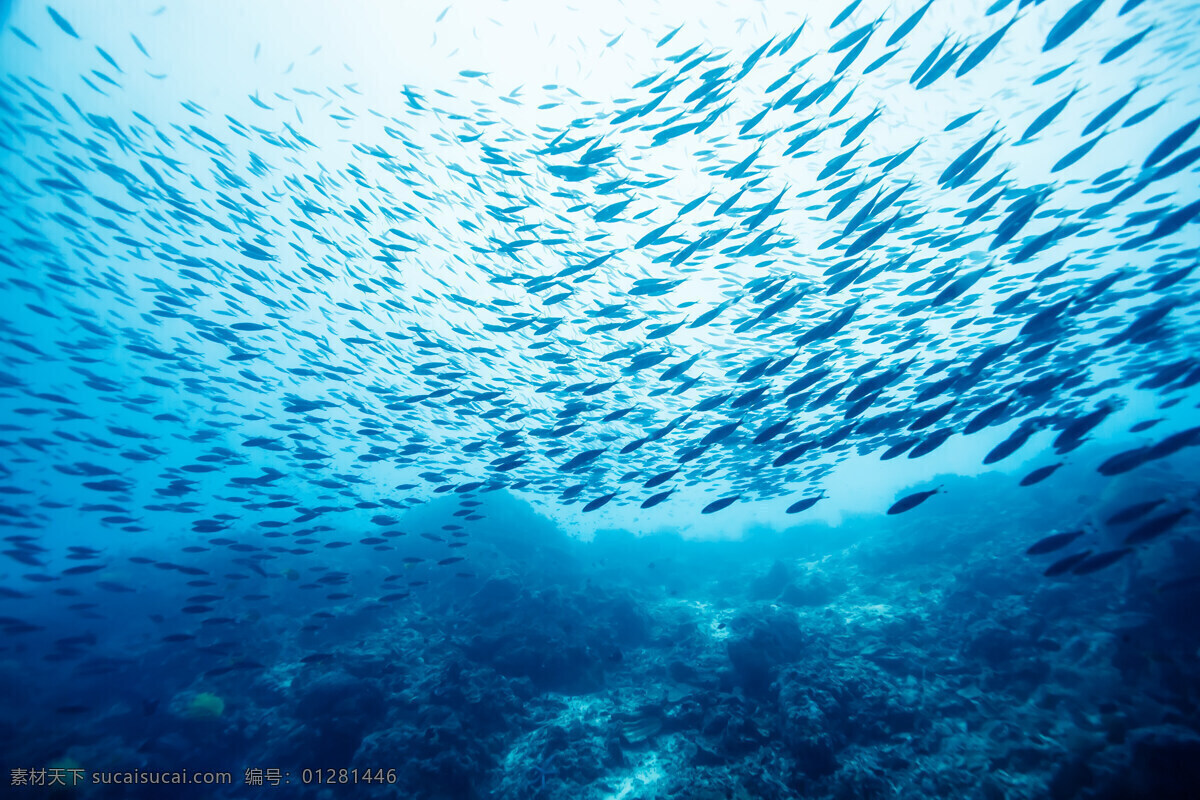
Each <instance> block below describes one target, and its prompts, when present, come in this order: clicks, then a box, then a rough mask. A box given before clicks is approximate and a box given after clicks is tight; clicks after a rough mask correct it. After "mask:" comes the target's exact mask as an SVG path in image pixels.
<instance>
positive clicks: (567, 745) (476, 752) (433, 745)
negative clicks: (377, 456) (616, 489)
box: [0, 476, 1200, 800]
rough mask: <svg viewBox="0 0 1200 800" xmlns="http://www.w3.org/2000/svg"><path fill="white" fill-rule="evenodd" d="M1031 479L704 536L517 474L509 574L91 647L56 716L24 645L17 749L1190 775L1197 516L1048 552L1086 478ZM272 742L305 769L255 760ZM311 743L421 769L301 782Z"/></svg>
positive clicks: (861, 775)
mask: <svg viewBox="0 0 1200 800" xmlns="http://www.w3.org/2000/svg"><path fill="white" fill-rule="evenodd" d="M1010 484H1011V481H1005V480H1001V479H998V478H995V477H994V476H993V477H990V478H980V479H975V480H969V481H968V480H959V479H953V480H952V486H951V487H950V489H948V497H957V498H959V503H958V506H957V508H956V509H955V510H954V512H953V513H951V514H948V515H940V516H939V515H937V514H934V513H926V514H924V515H910V516H909V517H897V518H883V517H879V516H868V517H861V518H850V519H847V520H844V521H843V523H842V524H841V525H838V526H833V527H831V526H825V525H801V526H797V527H795V528H793V529H790V530H788V531H785V532H767V531H762V532H759V533H757V534H753V535H751V536H750V537H749V538H747V539H745V540H742V541H737V542H708V543H699V542H688V541H685V540H683V539H681V538H679V537H677V536H675V535H655V536H647V537H636V536H634V535H632V534H628V533H618V532H607V533H602V534H600V535H598V536H597V538H596V539H595V540H594V541H591V542H581V541H579V540H577V539H574V538H572V537H570V536H568V535H566V534H565V533H563V532H561V531H558V530H557V529H556V528H555V527H554V526H553V525H551V524H550V523H548V522H547V521H545V520H543V519H541V518H539V517H537V516H536V515H535V514H534V513H533V512H532V511H531V510H529V508H528V507H527V506H525V505H524V504H523V503H521V502H520V501H516V500H512V499H508V498H505V497H503V496H499V495H497V496H495V497H494V498H493V499H491V500H489V502H488V503H487V504H486V505H485V506H484V508H485V509H487V511H488V514H489V517H488V519H489V523H488V525H487V526H486V527H485V528H483V529H481V532H480V533H479V534H478V535H477V538H476V539H475V540H474V546H475V547H476V548H479V549H477V550H476V555H475V558H474V563H475V564H476V565H477V566H481V565H488V567H487V569H488V572H487V574H480V575H477V576H476V577H475V578H470V579H468V578H461V577H447V578H445V579H443V580H442V581H441V582H438V581H437V580H434V581H431V582H430V583H429V584H425V585H419V586H417V587H415V588H414V589H413V591H412V592H411V594H410V595H409V596H407V597H404V598H403V599H400V600H397V599H395V598H393V600H392V601H391V602H382V603H381V602H379V601H378V598H373V599H370V600H367V599H363V600H348V601H346V602H345V604H344V605H343V606H341V607H338V608H336V609H333V610H335V611H336V612H337V613H336V614H330V613H329V611H328V610H326V611H320V610H316V611H315V612H314V608H309V609H307V610H308V611H310V612H314V613H312V614H311V615H310V616H309V617H307V618H304V617H301V618H296V617H295V616H292V615H294V614H295V613H296V612H297V610H298V607H296V606H291V607H288V606H287V605H285V604H283V603H280V604H278V605H277V606H275V607H267V608H264V609H263V610H262V612H261V614H259V615H256V616H254V617H252V618H246V619H241V620H239V621H238V622H237V623H236V624H237V627H238V635H239V637H240V638H242V639H244V640H246V641H258V642H259V644H258V645H255V646H254V647H256V648H257V649H256V650H255V651H253V652H251V653H250V654H249V655H251V656H252V657H253V658H254V659H255V661H253V662H250V663H252V664H254V665H256V667H261V668H254V669H231V670H220V669H218V670H214V671H212V672H210V673H209V674H208V675H205V674H203V673H200V674H197V672H198V670H199V669H200V667H199V666H197V665H196V664H195V663H194V659H195V655H194V654H193V653H192V652H191V651H190V650H187V649H176V650H173V649H172V648H171V646H169V645H163V644H158V645H156V646H154V647H150V646H147V649H146V650H145V652H129V653H125V655H126V656H128V657H129V658H128V659H127V660H125V661H123V662H121V664H122V665H121V667H120V668H119V669H117V670H115V671H114V672H110V673H109V674H101V675H98V676H97V677H95V678H92V679H84V678H78V677H76V678H75V680H76V681H84V680H91V681H92V682H93V688H92V690H91V691H93V692H94V693H95V694H96V696H97V698H98V700H97V702H96V710H95V713H93V714H91V715H87V716H84V717H82V718H81V719H80V720H78V723H77V724H72V725H67V724H63V723H61V722H59V723H57V724H55V723H43V722H40V720H44V719H46V717H47V716H48V715H46V714H45V713H41V714H37V713H33V711H34V709H35V708H36V707H37V706H36V704H38V703H45V702H54V701H53V700H52V699H51V700H47V696H46V695H47V693H50V694H52V693H53V690H38V691H36V692H29V691H27V689H28V686H29V681H28V680H21V679H20V676H17V675H15V674H13V672H14V671H15V670H16V669H17V668H16V667H15V666H13V665H12V663H8V664H6V665H5V666H4V670H5V672H6V673H8V674H5V675H4V681H3V684H2V685H3V686H4V693H5V695H6V696H5V697H4V698H3V700H4V703H3V711H2V712H0V717H2V718H3V723H2V728H0V732H2V735H3V742H4V749H5V752H6V755H7V756H9V761H10V762H11V763H15V764H21V763H29V764H54V763H57V764H70V765H84V766H86V768H87V769H88V770H94V769H133V768H139V767H140V768H144V769H166V768H174V769H177V768H179V767H180V766H181V765H190V767H191V768H192V769H193V770H195V769H201V768H210V769H230V770H232V771H233V773H234V776H235V784H239V785H235V786H234V787H232V788H231V789H229V790H216V789H205V790H200V789H197V790H196V792H197V796H200V795H201V794H202V795H203V796H211V797H220V796H239V797H241V796H245V797H249V796H255V797H260V796H262V797H266V796H275V795H273V794H267V793H268V792H276V791H286V792H287V796H291V797H305V798H326V797H327V798H334V797H380V798H383V797H388V798H394V797H405V798H455V799H460V798H461V799H463V800H466V799H468V798H496V800H509V799H511V800H518V799H519V800H527V799H528V798H544V799H545V800H551V799H552V798H562V799H563V800H566V799H567V798H571V799H572V800H583V799H585V798H587V799H590V798H596V799H597V800H599V798H606V799H607V798H615V799H619V800H635V799H638V800H651V799H652V798H655V799H663V800H665V799H666V798H679V799H681V800H683V799H685V798H686V799H687V800H708V799H709V798H711V799H712V800H717V799H718V798H746V799H749V798H755V799H762V800H776V799H777V798H799V797H805V798H838V799H842V798H846V799H848V798H922V797H956V798H986V800H999V798H1042V797H1049V798H1054V799H1055V800H1069V799H1070V798H1097V799H1098V798H1133V797H1137V798H1185V797H1195V796H1196V792H1197V790H1198V788H1200V736H1197V734H1196V733H1195V731H1196V730H1197V723H1198V722H1200V715H1198V713H1197V708H1196V699H1197V697H1200V679H1198V675H1200V672H1198V671H1197V670H1196V669H1195V662H1196V658H1197V644H1198V641H1200V639H1198V634H1200V615H1197V614H1196V609H1197V608H1198V605H1197V601H1200V584H1198V582H1196V581H1195V580H1182V581H1179V580H1175V581H1173V580H1170V575H1171V574H1172V570H1173V567H1172V565H1173V564H1174V565H1179V568H1180V569H1184V567H1185V565H1186V564H1188V563H1194V561H1195V559H1196V558H1197V555H1198V548H1197V542H1196V541H1195V539H1194V538H1189V537H1188V536H1186V535H1182V536H1177V537H1176V538H1174V539H1172V540H1170V541H1168V542H1164V543H1162V544H1161V545H1159V546H1158V547H1157V549H1155V550H1147V551H1143V552H1142V553H1140V554H1139V556H1138V560H1137V561H1129V562H1127V563H1123V564H1121V565H1118V566H1115V567H1113V568H1112V569H1111V570H1107V571H1104V572H1101V573H1097V574H1095V575H1089V576H1073V577H1071V578H1070V579H1067V580H1053V579H1048V578H1044V577H1043V576H1042V575H1041V571H1042V570H1043V569H1044V567H1045V564H1044V563H1041V562H1038V561H1036V560H1035V559H1032V558H1029V557H1027V556H1025V555H1024V554H1023V552H1022V550H1023V547H1024V546H1025V545H1027V544H1028V543H1029V542H1030V541H1032V540H1033V539H1034V538H1037V537H1035V536H1032V535H1031V534H1030V531H1031V530H1035V531H1041V530H1044V527H1045V525H1046V524H1048V523H1053V522H1055V521H1056V520H1055V519H1053V517H1054V516H1056V515H1058V516H1064V517H1065V516H1066V515H1067V514H1068V513H1069V511H1068V510H1064V507H1065V506H1069V505H1070V504H1069V503H1068V504H1065V506H1064V503H1063V498H1062V497H1061V493H1059V494H1058V495H1051V494H1050V493H1049V491H1047V494H1046V498H1045V499H1047V500H1048V499H1050V498H1051V497H1053V498H1054V499H1055V500H1057V501H1058V504H1057V505H1051V504H1049V503H1047V504H1044V505H1039V504H1038V503H1037V502H1032V503H1031V502H1030V499H1031V498H1032V499H1034V500H1036V499H1037V497H1036V496H1035V494H1031V493H1030V492H1031V490H1027V489H1021V490H1019V492H1020V493H1018V490H1017V489H1015V488H1013V487H1012V486H1011V485H1010ZM1032 491H1033V492H1036V491H1037V490H1036V489H1034V490H1032ZM1018 498H1020V500H1021V502H1017V499H1018ZM1081 499H1085V498H1081ZM1111 501H1112V502H1118V503H1119V502H1120V498H1119V497H1116V498H1111ZM1089 502H1090V503H1092V504H1093V505H1094V503H1095V501H1094V500H1090V501H1089ZM1013 509H1019V510H1018V511H1014V510H1013ZM1052 509H1053V510H1052ZM966 510H970V511H971V512H972V513H965V511H966ZM444 513H446V507H442V508H439V507H438V506H437V505H436V504H434V505H433V506H431V507H428V508H426V509H425V510H424V511H422V512H421V515H422V517H421V519H420V520H412V521H414V522H415V523H416V524H418V525H419V524H430V525H432V524H434V523H436V522H437V521H438V515H439V514H444ZM848 534H852V535H848ZM1185 571H1186V570H1185ZM480 572H481V573H482V572H483V570H482V569H481V570H480ZM446 574H447V575H449V573H448V572H447V573H446ZM277 579H278V580H279V581H280V582H281V583H286V582H287V577H286V576H279V577H278V578H277ZM418 583H420V582H418ZM330 620H335V621H330ZM240 655H241V657H243V658H244V657H245V656H246V655H247V654H246V653H242V654H240ZM238 663H240V664H243V665H244V664H246V663H247V662H245V661H242V662H238ZM77 669H78V667H77ZM101 672H104V671H101ZM106 687H107V688H106ZM76 688H77V687H76ZM131 689H132V693H131ZM106 692H107V694H106ZM134 695H136V696H140V697H143V698H146V697H156V696H160V695H170V697H169V698H168V699H167V700H164V702H163V703H162V705H161V707H157V708H155V707H153V706H149V705H147V704H146V703H144V702H143V703H142V704H141V706H140V707H138V706H136V705H134V701H133V700H131V699H130V697H132V696H134ZM197 698H201V699H200V700H197ZM247 768H259V769H263V768H277V769H280V770H282V771H283V773H284V774H287V775H290V776H291V778H290V779H291V784H290V785H289V786H288V787H287V788H286V789H276V788H273V787H270V786H263V787H248V786H246V785H244V784H243V783H242V781H243V777H244V775H243V773H244V770H245V769H247ZM306 768H312V769H316V768H349V769H355V768H357V769H358V770H362V771H366V770H370V771H375V770H380V769H383V770H395V780H396V784H395V785H393V784H368V783H361V782H360V783H358V784H356V785H349V784H345V785H332V786H318V785H307V786H305V785H302V783H301V780H300V776H301V774H302V772H301V771H302V770H304V769H306ZM30 791H31V792H32V791H33V790H30ZM163 791H164V789H163V788H162V787H147V786H142V787H128V786H127V787H97V786H87V787H79V788H77V789H74V790H70V791H69V792H63V793H62V796H85V797H163V796H165V795H163V794H162V792H163ZM30 796H32V794H30ZM172 796H176V793H174V792H173V793H172ZM179 796H182V795H179ZM188 796H190V795H188ZM279 796H283V795H282V794H280V795H279Z"/></svg>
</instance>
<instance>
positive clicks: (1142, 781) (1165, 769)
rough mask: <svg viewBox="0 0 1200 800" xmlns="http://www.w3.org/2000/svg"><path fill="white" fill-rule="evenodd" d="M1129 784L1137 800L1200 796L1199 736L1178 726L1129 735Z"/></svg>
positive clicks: (1145, 730)
mask: <svg viewBox="0 0 1200 800" xmlns="http://www.w3.org/2000/svg"><path fill="white" fill-rule="evenodd" d="M1129 749H1130V752H1131V754H1132V763H1131V766H1130V775H1129V784H1130V788H1131V789H1132V790H1133V791H1134V792H1135V793H1136V795H1135V796H1137V797H1153V798H1155V800H1190V799H1191V798H1195V797H1196V796H1197V794H1198V793H1200V735H1197V734H1196V732H1195V731H1192V730H1190V729H1188V728H1184V727H1182V726H1179V725H1159V726H1157V727H1153V728H1142V729H1139V730H1136V731H1133V732H1131V733H1130V734H1129Z"/></svg>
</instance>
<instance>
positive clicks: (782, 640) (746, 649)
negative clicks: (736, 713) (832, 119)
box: [726, 612, 804, 695]
mask: <svg viewBox="0 0 1200 800" xmlns="http://www.w3.org/2000/svg"><path fill="white" fill-rule="evenodd" d="M731 627H732V628H733V632H734V635H733V636H731V637H730V639H729V641H728V642H727V643H726V651H727V652H728V654H729V661H730V663H731V664H732V665H733V672H734V680H735V683H736V684H737V685H739V686H740V687H741V688H742V690H743V691H745V692H746V694H747V695H763V694H765V693H766V692H767V690H768V689H769V688H770V685H771V681H772V679H773V673H774V670H775V669H776V668H777V667H779V666H781V665H783V664H786V663H788V662H790V661H793V660H795V659H797V658H799V657H800V654H801V653H802V652H803V648H804V641H803V634H802V633H801V631H800V624H799V622H797V620H796V617H795V615H793V614H790V613H783V612H766V613H765V614H763V615H754V616H752V615H749V614H746V615H743V616H741V617H739V618H737V619H735V620H734V622H733V625H732V626H731Z"/></svg>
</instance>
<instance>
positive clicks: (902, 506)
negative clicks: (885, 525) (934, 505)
mask: <svg viewBox="0 0 1200 800" xmlns="http://www.w3.org/2000/svg"><path fill="white" fill-rule="evenodd" d="M939 491H940V489H929V490H927V491H923V492H913V493H912V494H910V495H906V496H905V497H902V498H900V499H899V500H897V501H896V502H895V503H893V504H892V506H891V508H889V509H888V510H887V513H888V514H903V513H904V512H905V511H911V510H912V509H914V508H916V507H917V506H919V505H921V503H924V502H925V501H926V500H928V499H929V498H931V497H933V496H934V495H935V494H937V493H938V492H939Z"/></svg>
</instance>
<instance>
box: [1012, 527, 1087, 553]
mask: <svg viewBox="0 0 1200 800" xmlns="http://www.w3.org/2000/svg"><path fill="white" fill-rule="evenodd" d="M1082 535H1083V531H1082V530H1077V531H1068V532H1067V533H1054V534H1051V535H1050V536H1047V537H1045V538H1044V539H1039V540H1038V541H1037V542H1035V543H1034V544H1033V545H1031V546H1030V547H1029V549H1028V550H1026V551H1025V555H1029V556H1040V555H1044V554H1046V553H1053V552H1054V551H1055V550H1061V549H1062V548H1064V547H1066V546H1067V545H1069V544H1070V543H1071V542H1073V541H1075V540H1076V539H1078V538H1079V537H1080V536H1082Z"/></svg>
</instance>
